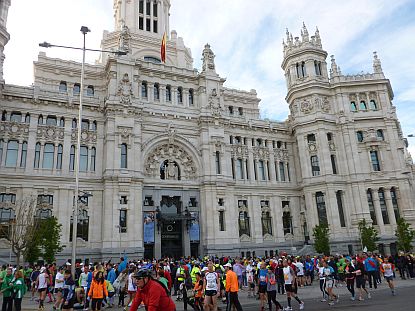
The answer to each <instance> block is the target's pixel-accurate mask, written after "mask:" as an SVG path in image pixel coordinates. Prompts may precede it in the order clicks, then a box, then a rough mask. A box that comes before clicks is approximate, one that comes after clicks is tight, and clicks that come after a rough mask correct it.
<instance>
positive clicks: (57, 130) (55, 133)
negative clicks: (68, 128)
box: [36, 125, 65, 141]
mask: <svg viewBox="0 0 415 311" xmlns="http://www.w3.org/2000/svg"><path fill="white" fill-rule="evenodd" d="M36 136H37V138H38V139H44V140H49V141H51V140H52V141H55V140H63V138H64V136H65V134H64V129H63V128H62V127H56V126H51V125H38V126H37V130H36Z"/></svg>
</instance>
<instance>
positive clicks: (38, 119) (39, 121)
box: [37, 115, 43, 125]
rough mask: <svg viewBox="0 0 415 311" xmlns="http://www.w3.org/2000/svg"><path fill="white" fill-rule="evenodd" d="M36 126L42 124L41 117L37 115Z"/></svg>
mask: <svg viewBox="0 0 415 311" xmlns="http://www.w3.org/2000/svg"><path fill="white" fill-rule="evenodd" d="M37 124H39V125H42V124H43V116H42V115H39V117H38V118H37Z"/></svg>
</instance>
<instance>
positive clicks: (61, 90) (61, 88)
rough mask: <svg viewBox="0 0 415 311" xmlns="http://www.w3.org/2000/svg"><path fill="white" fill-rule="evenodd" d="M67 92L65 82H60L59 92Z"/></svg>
mask: <svg viewBox="0 0 415 311" xmlns="http://www.w3.org/2000/svg"><path fill="white" fill-rule="evenodd" d="M67 90H68V87H67V86H66V82H65V81H61V83H59V92H66V91H67Z"/></svg>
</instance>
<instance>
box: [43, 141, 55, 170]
mask: <svg viewBox="0 0 415 311" xmlns="http://www.w3.org/2000/svg"><path fill="white" fill-rule="evenodd" d="M54 158H55V146H54V145H53V144H45V146H44V148H43V162H42V168H47V169H52V168H53V159H54Z"/></svg>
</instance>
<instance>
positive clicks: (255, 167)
mask: <svg viewBox="0 0 415 311" xmlns="http://www.w3.org/2000/svg"><path fill="white" fill-rule="evenodd" d="M254 178H255V180H258V172H257V166H256V160H254Z"/></svg>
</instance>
